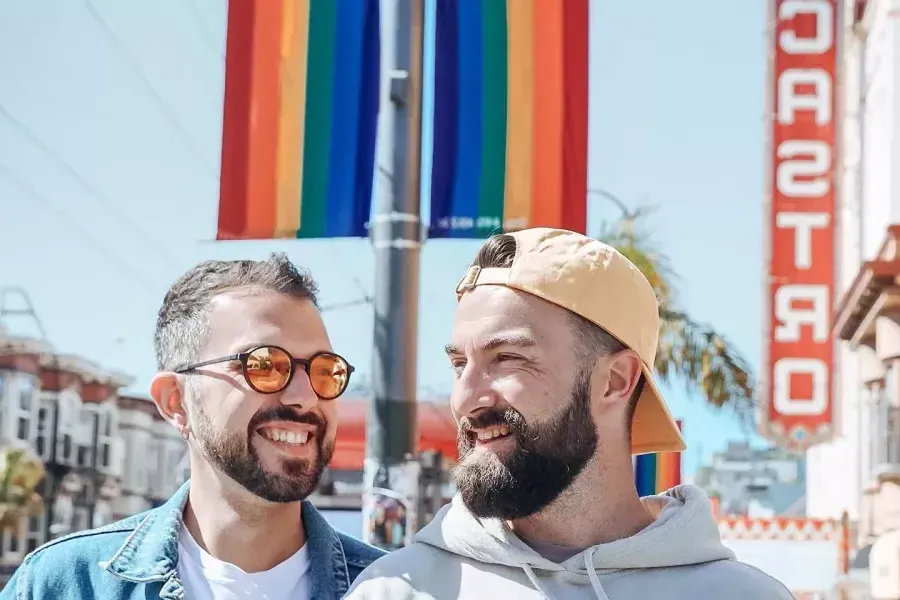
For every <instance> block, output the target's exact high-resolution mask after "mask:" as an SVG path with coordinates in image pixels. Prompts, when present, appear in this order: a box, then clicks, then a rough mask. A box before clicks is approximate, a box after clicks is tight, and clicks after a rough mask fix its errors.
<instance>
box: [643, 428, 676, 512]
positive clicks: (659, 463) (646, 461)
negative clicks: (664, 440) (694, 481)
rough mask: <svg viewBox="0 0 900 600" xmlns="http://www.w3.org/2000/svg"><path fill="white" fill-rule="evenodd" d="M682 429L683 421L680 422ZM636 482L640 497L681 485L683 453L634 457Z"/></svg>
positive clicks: (661, 453) (659, 453)
mask: <svg viewBox="0 0 900 600" xmlns="http://www.w3.org/2000/svg"><path fill="white" fill-rule="evenodd" d="M677 423H678V429H681V421H678V422H677ZM634 481H635V483H636V484H637V491H638V495H639V496H641V497H643V496H652V495H654V494H661V493H662V492H664V491H666V490H668V489H669V488H673V487H675V486H676V485H681V453H680V452H658V453H656V454H641V455H639V456H636V457H634Z"/></svg>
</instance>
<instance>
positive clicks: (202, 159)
mask: <svg viewBox="0 0 900 600" xmlns="http://www.w3.org/2000/svg"><path fill="white" fill-rule="evenodd" d="M84 5H85V8H87V10H88V12H89V13H90V14H91V16H92V17H93V18H94V20H95V21H96V22H97V23H98V24H99V25H100V27H101V29H103V31H104V32H106V36H107V37H108V38H109V39H110V41H111V42H112V44H113V45H114V46H115V47H116V49H117V50H118V51H119V53H120V54H121V55H122V56H123V57H124V58H125V60H126V61H128V63H129V64H130V65H131V68H132V69H133V70H134V72H135V73H137V74H138V76H139V77H140V78H141V80H142V81H143V82H144V85H146V87H147V90H148V91H149V92H150V95H151V96H153V98H154V100H156V104H157V105H158V106H159V108H160V110H161V111H162V112H163V114H164V115H165V116H166V118H167V119H168V120H169V124H170V125H171V126H172V127H173V128H174V129H176V130H178V132H179V133H180V134H181V137H182V140H183V141H184V143H185V144H186V145H187V146H188V147H189V148H190V149H191V150H192V151H193V153H194V155H195V156H196V158H197V159H198V160H199V161H200V163H201V164H202V165H203V166H204V168H205V169H207V170H208V171H210V173H211V174H212V175H213V176H214V177H215V178H216V179H219V172H218V169H217V168H213V167H210V165H208V164H207V162H206V157H205V156H204V155H203V152H202V151H201V150H200V148H199V146H197V143H196V142H194V140H193V138H192V137H191V136H190V134H188V132H187V130H185V128H184V127H183V126H182V125H181V123H180V122H179V121H178V118H177V117H176V116H175V114H174V113H173V112H172V110H171V109H170V108H169V107H168V105H167V104H166V103H165V101H164V100H163V98H162V96H161V95H160V94H159V91H157V89H156V87H155V86H154V85H153V84H152V83H151V82H150V80H149V79H147V76H146V75H145V74H144V72H143V71H142V70H141V68H140V65H138V63H137V61H136V60H135V59H134V57H133V56H132V55H131V54H130V53H129V52H128V51H127V50H126V49H125V45H124V44H123V43H122V41H121V40H120V39H119V37H118V36H117V35H116V33H115V32H114V31H113V30H112V27H110V26H109V23H107V22H106V20H105V19H104V18H103V16H102V15H101V14H100V13H99V12H98V11H97V8H96V7H95V6H94V5H93V4H92V2H91V0H84Z"/></svg>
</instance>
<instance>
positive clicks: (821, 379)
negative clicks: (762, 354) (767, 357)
mask: <svg viewBox="0 0 900 600" xmlns="http://www.w3.org/2000/svg"><path fill="white" fill-rule="evenodd" d="M793 375H811V376H812V378H813V385H812V398H803V399H800V400H798V399H796V398H794V397H793V396H792V395H791V377H792V376H793ZM773 377H774V380H775V381H774V382H773V383H774V385H773V386H772V387H773V389H772V395H773V402H772V403H773V404H774V406H775V410H776V411H778V414H780V415H784V416H786V417H815V416H818V415H821V414H824V413H825V410H826V409H827V408H828V367H827V366H826V365H825V363H824V362H822V361H821V360H818V359H815V358H782V359H781V360H779V361H778V362H776V363H775V369H774V374H773Z"/></svg>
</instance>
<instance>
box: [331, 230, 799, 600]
mask: <svg viewBox="0 0 900 600" xmlns="http://www.w3.org/2000/svg"><path fill="white" fill-rule="evenodd" d="M456 293H457V297H458V300H459V302H458V306H457V310H456V315H455V319H454V326H453V334H452V339H451V341H450V344H448V345H447V348H446V350H447V356H448V358H449V361H450V364H451V365H452V367H453V369H454V373H455V381H454V387H453V393H452V396H451V405H452V409H453V413H454V416H455V418H456V420H457V423H458V425H459V439H458V442H459V463H458V465H457V466H456V468H455V470H454V473H453V477H454V481H455V483H456V487H457V491H458V493H457V495H456V496H455V497H454V499H453V501H452V503H451V504H450V505H448V506H445V507H444V508H443V509H441V511H440V512H439V513H438V514H437V516H436V517H435V518H434V520H433V521H432V522H431V523H430V524H428V525H427V526H426V527H425V528H424V529H423V530H422V531H421V532H419V534H418V535H417V536H416V538H415V543H413V544H412V545H411V546H409V547H407V548H404V549H402V550H399V551H397V552H394V553H393V554H390V555H388V556H386V557H384V558H381V559H379V560H377V561H376V562H375V563H374V564H372V565H371V566H370V567H369V568H368V569H366V570H365V571H363V573H362V574H361V575H360V577H359V578H358V579H357V580H356V583H355V584H354V586H353V588H351V590H350V592H349V594H348V598H350V599H352V600H362V599H375V600H387V599H391V600H405V599H409V600H412V599H422V600H424V599H426V598H427V599H433V600H443V599H448V600H449V599H451V598H453V599H456V598H461V599H475V598H478V599H483V598H492V599H497V600H500V599H506V598H522V599H537V598H544V599H555V598H558V599H569V598H572V599H575V598H577V599H601V600H606V599H611V600H619V599H621V600H631V599H639V598H641V599H642V598H647V599H650V598H653V599H662V598H673V599H674V598H717V599H722V600H751V599H752V600H762V599H765V600H773V599H775V600H777V599H784V600H788V599H790V598H792V596H791V594H790V593H789V592H788V590H787V589H786V588H785V587H784V586H783V585H781V584H780V583H779V582H777V581H775V580H774V579H772V578H770V577H769V576H767V575H765V574H764V573H762V572H761V571H758V570H756V569H754V568H753V567H750V566H748V565H745V564H742V563H740V562H737V561H736V560H735V556H734V554H733V553H732V552H731V551H730V550H729V549H728V548H726V547H725V546H723V545H722V542H721V540H720V539H719V533H718V527H717V524H716V521H715V519H714V517H713V513H712V508H711V505H710V502H709V499H708V498H707V497H706V495H705V494H704V493H703V492H702V491H701V490H700V489H698V488H695V487H692V486H678V487H676V488H673V489H671V490H669V491H667V492H665V493H664V494H662V495H661V496H654V497H649V498H639V497H638V494H637V490H636V488H635V483H634V476H633V471H632V455H633V454H641V453H646V452H680V451H682V450H684V449H685V444H684V440H683V439H682V436H681V432H680V431H679V429H678V427H677V425H676V423H675V421H674V420H673V419H672V416H671V414H670V413H669V410H668V408H667V407H666V404H665V402H664V401H663V398H662V395H661V394H660V391H659V389H658V388H657V386H656V384H655V383H654V381H653V377H652V365H653V362H654V358H655V354H656V346H657V341H658V337H659V308H658V305H657V300H656V297H655V295H654V292H653V288H652V287H651V286H650V283H649V282H648V281H647V279H646V278H645V277H644V276H643V274H641V272H640V271H639V270H638V269H637V268H636V267H635V266H634V265H633V264H632V263H631V262H629V261H628V260H627V259H626V258H625V257H624V256H622V254H620V253H619V252H617V251H616V250H615V249H613V248H611V247H609V246H607V245H606V244H603V243H601V242H599V241H597V240H593V239H590V238H588V237H585V236H583V235H580V234H577V233H573V232H571V231H564V230H558V229H544V228H540V229H529V230H524V231H520V232H517V233H514V234H502V235H497V236H494V237H492V238H490V239H489V240H487V241H486V242H485V244H484V245H483V246H482V247H481V249H480V250H479V252H478V255H477V257H476V258H475V261H474V262H473V264H472V266H471V267H470V268H469V269H468V271H467V273H466V274H465V276H464V277H463V278H462V280H461V281H460V283H459V285H458V286H457V290H456Z"/></svg>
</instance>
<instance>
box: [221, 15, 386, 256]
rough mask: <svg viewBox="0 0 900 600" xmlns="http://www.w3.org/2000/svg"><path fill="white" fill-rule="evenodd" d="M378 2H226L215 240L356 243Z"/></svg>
mask: <svg viewBox="0 0 900 600" xmlns="http://www.w3.org/2000/svg"><path fill="white" fill-rule="evenodd" d="M379 27H380V19H379V2H378V0H231V2H229V3H228V39H227V51H226V67H225V110H224V123H223V133H222V177H221V190H220V198H219V222H218V233H217V236H216V237H217V239H219V240H232V239H269V238H293V237H299V238H324V237H365V236H367V235H368V232H367V230H366V223H367V222H368V220H369V213H370V208H371V201H372V172H373V168H374V164H375V137H376V131H377V119H378V97H379V68H380V53H381V49H380V46H381V44H380V32H379Z"/></svg>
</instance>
